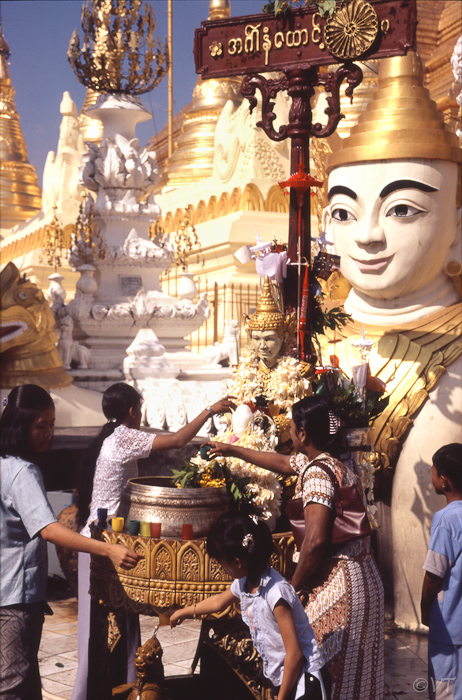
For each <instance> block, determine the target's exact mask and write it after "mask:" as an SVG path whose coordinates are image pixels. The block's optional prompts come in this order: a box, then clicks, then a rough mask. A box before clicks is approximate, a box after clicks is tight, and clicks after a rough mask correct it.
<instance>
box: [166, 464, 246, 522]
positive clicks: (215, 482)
mask: <svg viewBox="0 0 462 700" xmlns="http://www.w3.org/2000/svg"><path fill="white" fill-rule="evenodd" d="M172 481H173V483H174V484H175V485H176V486H178V487H180V488H182V489H194V488H203V487H206V488H207V487H208V488H218V487H220V486H226V490H227V492H228V495H229V497H230V499H231V507H232V508H233V509H234V510H237V511H239V512H245V513H254V512H255V508H254V507H253V502H254V500H255V495H254V494H253V493H252V492H251V491H249V490H247V489H246V487H247V485H248V484H250V482H251V479H250V477H243V478H238V477H237V476H235V475H234V474H233V473H232V472H231V470H230V469H229V467H227V466H226V464H225V463H220V462H218V461H217V460H211V461H210V462H209V463H208V464H207V467H206V468H205V469H204V468H203V467H201V466H200V465H199V464H196V463H195V462H193V461H191V462H186V463H185V466H184V467H183V469H172Z"/></svg>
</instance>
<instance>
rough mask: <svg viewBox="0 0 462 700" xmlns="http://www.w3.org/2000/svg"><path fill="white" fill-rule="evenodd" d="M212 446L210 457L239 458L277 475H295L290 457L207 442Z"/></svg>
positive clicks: (222, 443)
mask: <svg viewBox="0 0 462 700" xmlns="http://www.w3.org/2000/svg"><path fill="white" fill-rule="evenodd" d="M206 444H207V445H210V446H211V449H210V452H209V456H210V457H215V456H216V457H219V456H221V457H237V459H242V460H244V462H250V464H255V466H256V467H261V468H262V469H267V470H268V471H270V472H276V474H294V473H295V472H294V471H293V469H292V467H291V466H290V456H289V455H280V454H278V453H277V452H260V451H259V450H250V449H249V448H248V447H240V446H239V445H230V444H228V443H226V442H213V441H211V442H207V443H206Z"/></svg>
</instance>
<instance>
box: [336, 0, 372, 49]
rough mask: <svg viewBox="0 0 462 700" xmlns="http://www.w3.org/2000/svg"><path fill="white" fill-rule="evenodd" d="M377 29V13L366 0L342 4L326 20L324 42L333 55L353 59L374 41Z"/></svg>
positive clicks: (353, 0) (354, 0) (355, 0)
mask: <svg viewBox="0 0 462 700" xmlns="http://www.w3.org/2000/svg"><path fill="white" fill-rule="evenodd" d="M378 30H379V19H378V17H377V13H376V11H375V10H374V8H373V7H372V5H370V4H369V3H368V2H363V0H351V2H347V3H344V4H342V5H341V6H340V7H339V8H338V9H337V10H336V11H335V12H334V14H333V16H332V17H330V18H329V19H328V20H327V22H326V29H325V37H326V44H327V46H328V48H329V51H330V52H331V54H332V55H333V56H336V57H337V58H342V59H354V58H357V57H358V56H361V55H362V54H363V53H365V52H366V51H367V50H368V49H369V48H370V47H371V46H372V44H373V43H374V41H375V38H376V36H377V32H378Z"/></svg>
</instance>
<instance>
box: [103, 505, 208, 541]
mask: <svg viewBox="0 0 462 700" xmlns="http://www.w3.org/2000/svg"><path fill="white" fill-rule="evenodd" d="M106 521H107V508H98V525H100V526H103V527H104V526H105V525H106ZM124 525H125V521H124V518H121V517H116V518H111V527H112V529H113V530H114V532H122V531H123V529H124ZM128 531H129V533H130V534H131V535H141V537H152V538H153V539H159V538H160V537H161V534H162V523H151V522H145V521H140V520H129V522H128ZM193 537H194V532H193V526H192V525H191V524H189V523H185V524H184V525H183V526H182V528H181V539H182V540H192V539H193Z"/></svg>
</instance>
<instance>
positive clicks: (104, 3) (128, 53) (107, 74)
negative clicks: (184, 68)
mask: <svg viewBox="0 0 462 700" xmlns="http://www.w3.org/2000/svg"><path fill="white" fill-rule="evenodd" d="M155 28H156V21H155V19H154V16H153V12H152V7H151V5H150V3H144V8H143V3H142V0H88V2H87V3H86V5H85V6H84V7H83V8H82V29H83V32H84V39H83V44H82V47H80V41H79V35H78V32H77V30H74V33H73V34H72V38H71V41H70V44H69V49H68V52H67V57H68V59H69V63H70V64H71V66H72V69H73V71H74V73H75V74H76V76H77V78H78V79H79V81H80V82H81V83H82V84H83V85H85V86H86V87H87V88H90V89H92V90H95V91H96V92H103V93H115V92H118V93H126V94H130V95H141V94H142V93H144V92H149V91H150V90H153V89H154V88H155V87H156V86H157V85H158V84H159V83H160V81H161V80H162V78H163V77H164V76H165V75H166V73H167V71H168V63H169V58H168V45H167V41H166V42H165V46H164V48H162V44H161V42H160V40H159V39H158V38H157V37H155V36H154V30H155ZM143 56H144V67H141V65H140V63H141V59H142V58H143Z"/></svg>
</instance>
